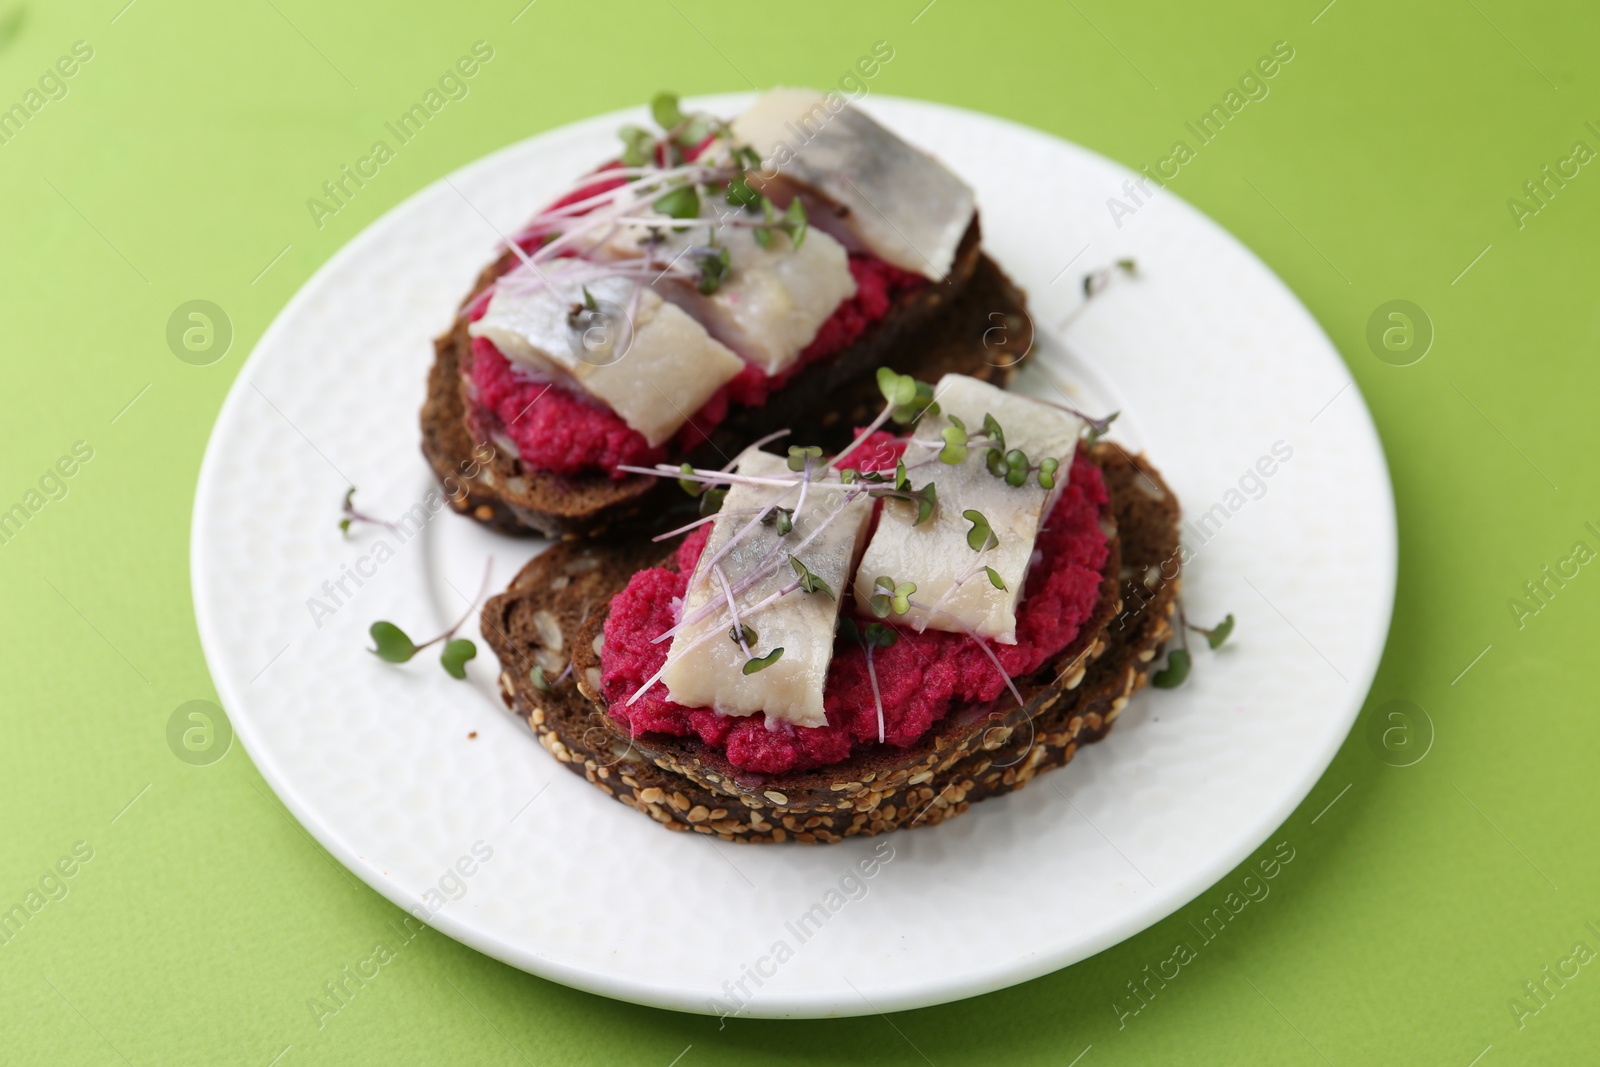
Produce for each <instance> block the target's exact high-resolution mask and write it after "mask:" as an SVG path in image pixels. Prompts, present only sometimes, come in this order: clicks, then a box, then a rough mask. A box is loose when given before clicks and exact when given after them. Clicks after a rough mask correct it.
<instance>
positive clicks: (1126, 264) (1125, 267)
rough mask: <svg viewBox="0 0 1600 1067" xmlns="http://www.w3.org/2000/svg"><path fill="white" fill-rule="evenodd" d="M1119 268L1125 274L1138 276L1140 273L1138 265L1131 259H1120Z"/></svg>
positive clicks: (1118, 261)
mask: <svg viewBox="0 0 1600 1067" xmlns="http://www.w3.org/2000/svg"><path fill="white" fill-rule="evenodd" d="M1117 267H1118V269H1120V270H1121V271H1122V272H1123V273H1124V274H1136V273H1138V264H1137V263H1135V262H1134V261H1133V260H1131V259H1119V260H1117Z"/></svg>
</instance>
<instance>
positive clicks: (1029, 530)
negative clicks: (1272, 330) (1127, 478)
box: [855, 374, 1084, 645]
mask: <svg viewBox="0 0 1600 1067" xmlns="http://www.w3.org/2000/svg"><path fill="white" fill-rule="evenodd" d="M934 396H935V397H936V398H937V399H938V403H939V408H940V412H939V414H938V415H931V416H925V417H924V418H923V419H922V420H921V422H920V424H919V425H918V427H917V431H916V433H915V435H914V437H913V441H912V443H911V444H910V445H908V446H907V448H906V457H905V458H906V463H907V464H908V465H910V464H912V463H914V462H915V461H917V460H919V459H920V460H926V459H927V458H928V457H929V456H932V455H934V454H935V453H936V452H937V451H938V450H939V448H940V447H941V446H942V445H943V440H942V438H941V436H940V435H941V433H942V431H943V430H944V428H945V427H946V426H949V425H951V423H950V416H951V415H955V416H956V417H957V418H959V419H961V421H962V422H963V423H965V425H966V428H967V432H968V434H969V435H971V436H973V437H976V436H978V435H979V434H981V433H982V432H983V431H982V427H983V417H984V415H986V414H989V415H993V416H994V417H995V420H996V421H997V422H999V423H1000V426H1001V429H1002V430H1003V431H1004V432H1005V437H1006V448H1007V449H1012V448H1020V449H1022V450H1023V451H1024V452H1026V453H1027V455H1028V460H1029V462H1030V463H1033V464H1037V463H1038V462H1039V460H1041V459H1043V458H1045V457H1046V456H1051V457H1054V458H1056V459H1058V460H1059V461H1060V463H1061V466H1060V468H1059V470H1058V471H1057V474H1056V479H1057V483H1056V484H1057V485H1058V486H1065V485H1066V480H1067V477H1068V474H1069V472H1070V470H1071V468H1072V456H1073V452H1074V450H1075V449H1076V448H1077V441H1078V436H1079V434H1080V433H1081V432H1082V429H1083V426H1084V423H1083V420H1082V419H1079V418H1078V417H1077V416H1075V415H1072V414H1069V413H1067V412H1065V411H1061V410H1059V409H1057V408H1053V407H1050V406H1048V405H1046V404H1041V403H1039V402H1038V401H1036V400H1030V399H1028V398H1027V397H1023V396H1018V395H1017V394H1014V393H1008V392H1005V391H1004V390H1002V389H999V388H996V387H995V386H993V385H990V384H988V383H987V382H981V381H979V380H978V379H976V378H969V377H967V376H966V375H961V374H947V375H945V376H944V377H943V378H941V379H940V380H939V384H938V385H937V386H936V387H935V388H934ZM986 453H987V450H986V449H983V448H980V447H978V446H976V445H974V446H972V447H971V448H970V450H969V452H968V455H967V458H966V459H965V460H964V461H963V462H961V463H959V464H956V465H953V466H952V465H948V464H945V463H943V462H940V461H938V460H935V461H934V462H933V463H930V464H928V465H927V466H923V467H913V468H912V469H911V470H910V471H909V474H910V476H911V480H912V483H913V484H916V483H919V482H921V481H922V480H923V479H925V478H931V479H932V480H933V481H934V482H935V483H936V484H937V485H938V487H939V488H938V494H939V503H938V506H937V507H936V508H935V509H934V514H933V516H932V518H930V519H929V520H928V521H926V522H924V523H922V524H921V525H920V526H914V525H912V522H913V520H914V519H915V518H916V508H915V506H914V505H911V504H909V503H906V502H903V501H895V500H888V501H885V502H884V508H883V513H882V516H881V517H880V518H879V520H878V529H877V532H876V533H875V534H873V537H872V541H871V543H869V544H868V545H867V550H866V552H865V553H864V554H863V556H862V558H861V565H860V568H859V569H858V570H857V571H856V578H855V593H856V604H857V605H866V604H867V603H869V598H870V597H871V596H872V594H873V593H874V591H875V590H874V588H873V583H874V581H875V580H876V579H877V578H878V577H879V576H883V577H887V578H892V579H893V580H894V581H895V582H896V583H900V582H915V583H916V586H917V591H916V593H915V594H914V595H913V599H914V600H915V601H916V605H914V606H913V607H912V609H911V611H910V612H909V613H908V614H906V615H904V616H896V618H897V619H904V620H905V621H906V622H909V623H911V624H912V625H913V626H916V627H917V628H919V629H922V628H926V629H930V630H948V631H952V632H958V633H959V632H965V631H966V630H971V631H972V632H974V633H976V634H978V635H979V636H980V637H987V638H990V639H992V640H994V641H996V642H998V643H999V644H1002V645H1014V644H1016V642H1017V632H1016V631H1017V613H1016V612H1017V603H1018V601H1019V599H1020V598H1021V595H1022V588H1023V585H1024V583H1025V582H1026V580H1027V576H1028V566H1029V563H1030V561H1031V559H1032V556H1033V544H1034V541H1035V540H1036V539H1037V537H1038V534H1039V526H1040V524H1041V522H1042V521H1043V519H1044V509H1045V507H1046V505H1047V504H1048V503H1049V502H1050V501H1052V500H1053V499H1054V498H1055V496H1056V495H1057V494H1056V493H1055V492H1047V491H1046V490H1044V489H1042V488H1040V487H1039V483H1038V479H1037V476H1036V475H1034V474H1030V475H1029V476H1028V480H1027V482H1026V483H1024V484H1023V485H1021V486H1012V485H1007V484H1006V481H1005V479H1004V478H998V477H996V476H994V475H992V474H990V473H989V471H988V469H987V467H986V466H985V465H984V459H985V455H986ZM968 509H972V510H976V511H978V512H981V513H982V514H983V516H984V518H986V519H987V520H988V521H989V525H990V528H991V529H993V531H994V533H995V536H996V538H997V539H998V541H999V544H998V545H996V546H994V547H992V548H989V549H987V550H985V551H983V552H982V553H981V554H980V553H978V552H976V551H974V550H973V549H972V547H971V546H970V545H968V544H967V532H968V531H969V530H971V529H972V523H971V522H969V521H968V520H967V519H965V518H963V517H962V512H964V511H966V510H968ZM984 567H993V568H994V569H995V572H996V573H997V574H999V575H1000V578H1001V580H1002V581H1003V582H1004V584H1005V589H996V588H995V587H994V585H993V583H991V582H990V580H989V577H988V575H987V574H986V573H985V572H984V571H983V568H984ZM963 578H965V581H961V584H960V585H959V586H958V587H956V583H957V582H958V581H960V580H961V579H963ZM952 587H955V588H954V589H952ZM935 604H937V605H939V610H938V611H935V612H930V611H929V610H928V609H929V608H931V607H932V606H933V605H935Z"/></svg>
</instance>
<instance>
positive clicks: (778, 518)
mask: <svg viewBox="0 0 1600 1067" xmlns="http://www.w3.org/2000/svg"><path fill="white" fill-rule="evenodd" d="M761 525H763V526H773V527H776V528H777V531H778V535H779V536H780V537H781V536H783V535H784V534H787V533H788V532H789V531H790V530H793V529H794V511H793V510H792V509H790V508H773V509H772V510H771V511H769V512H767V513H766V514H765V515H763V516H761Z"/></svg>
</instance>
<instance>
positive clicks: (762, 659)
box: [744, 645, 783, 674]
mask: <svg viewBox="0 0 1600 1067" xmlns="http://www.w3.org/2000/svg"><path fill="white" fill-rule="evenodd" d="M782 658H783V646H782V645H779V646H778V647H777V648H775V649H773V650H772V651H771V652H768V653H767V654H766V655H765V656H756V657H753V658H751V659H747V660H745V661H744V673H745V674H755V673H756V672H757V671H764V670H766V669H767V668H768V667H770V666H772V665H773V664H774V663H776V662H778V661H779V660H780V659H782Z"/></svg>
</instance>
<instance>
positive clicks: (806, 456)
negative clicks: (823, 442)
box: [789, 445, 822, 472]
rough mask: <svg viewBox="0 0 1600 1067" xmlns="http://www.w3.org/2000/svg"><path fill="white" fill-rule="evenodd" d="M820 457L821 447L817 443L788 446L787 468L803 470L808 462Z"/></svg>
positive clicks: (796, 470)
mask: <svg viewBox="0 0 1600 1067" xmlns="http://www.w3.org/2000/svg"><path fill="white" fill-rule="evenodd" d="M821 458H822V448H821V447H820V446H818V445H808V446H806V447H804V448H802V447H801V446H799V445H790V446H789V469H790V470H792V471H795V472H799V471H803V470H805V469H806V464H807V463H808V462H810V461H811V460H814V459H821Z"/></svg>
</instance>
